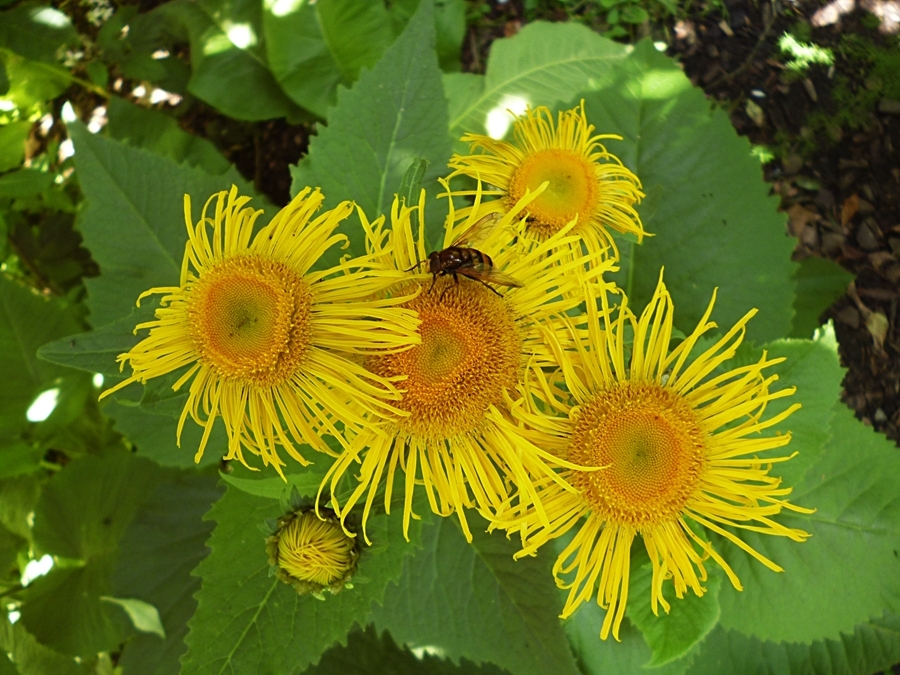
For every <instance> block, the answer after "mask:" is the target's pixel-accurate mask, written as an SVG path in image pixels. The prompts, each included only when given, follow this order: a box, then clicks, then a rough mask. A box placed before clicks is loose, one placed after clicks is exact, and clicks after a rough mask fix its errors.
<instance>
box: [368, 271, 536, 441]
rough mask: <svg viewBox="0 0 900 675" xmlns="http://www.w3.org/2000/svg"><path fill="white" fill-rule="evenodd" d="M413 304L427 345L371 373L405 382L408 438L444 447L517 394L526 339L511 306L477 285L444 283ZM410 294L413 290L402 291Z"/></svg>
mask: <svg viewBox="0 0 900 675" xmlns="http://www.w3.org/2000/svg"><path fill="white" fill-rule="evenodd" d="M430 286H431V282H430V281H429V282H426V283H424V284H422V288H423V290H422V292H421V293H420V294H419V295H418V296H416V297H415V298H413V299H412V300H410V301H409V302H408V303H406V306H407V307H409V308H410V309H414V310H416V311H417V312H418V313H419V318H420V319H421V321H422V323H421V324H420V326H419V335H420V336H421V338H422V343H421V344H420V345H416V346H415V347H413V348H412V349H408V350H406V351H403V352H400V353H397V354H385V355H383V356H373V357H371V358H369V359H367V361H366V365H367V367H368V368H369V370H371V371H372V372H373V373H375V374H377V375H380V376H382V377H394V376H397V375H406V376H407V379H406V380H405V381H401V382H399V383H398V386H399V387H400V388H401V389H405V390H406V391H405V392H404V394H403V399H402V400H401V401H400V402H399V403H395V405H396V406H397V407H398V408H400V409H401V410H405V411H407V412H409V413H410V414H409V417H402V418H397V421H396V423H397V426H398V427H399V428H400V430H401V431H403V432H405V433H407V434H409V435H413V436H418V437H420V438H436V439H443V438H449V437H451V436H456V435H459V434H465V433H469V432H471V431H474V430H475V429H476V428H477V427H478V425H479V424H480V423H481V421H482V420H483V419H484V414H485V412H486V411H487V409H488V407H489V406H490V405H491V404H494V405H497V404H499V403H500V402H501V401H502V400H503V391H504V389H507V388H511V387H513V386H515V384H516V381H517V379H518V376H519V371H520V370H521V367H522V339H521V336H520V334H519V329H518V327H517V325H516V321H515V317H514V315H513V312H512V310H511V308H510V306H509V304H508V303H507V302H506V300H504V299H503V298H501V297H499V296H498V295H496V294H495V293H493V292H492V291H491V290H490V289H488V288H486V287H485V286H484V285H482V284H480V283H478V282H477V281H472V280H471V279H465V278H460V280H459V283H458V284H457V283H456V282H455V281H454V280H453V279H451V278H449V277H446V278H441V279H439V280H438V282H437V283H436V284H435V286H434V289H433V290H430V291H429V288H430ZM403 292H404V293H405V292H409V289H404V291H403Z"/></svg>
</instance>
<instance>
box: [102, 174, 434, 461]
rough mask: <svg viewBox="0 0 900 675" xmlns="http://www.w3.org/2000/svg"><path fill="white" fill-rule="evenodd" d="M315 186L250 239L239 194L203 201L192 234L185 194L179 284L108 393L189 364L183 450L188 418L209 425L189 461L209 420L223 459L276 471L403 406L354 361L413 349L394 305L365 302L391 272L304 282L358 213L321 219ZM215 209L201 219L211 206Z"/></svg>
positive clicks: (321, 275) (342, 270)
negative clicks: (287, 459) (222, 437)
mask: <svg viewBox="0 0 900 675" xmlns="http://www.w3.org/2000/svg"><path fill="white" fill-rule="evenodd" d="M322 199H323V197H322V195H321V193H320V192H319V191H318V190H315V191H311V190H310V189H309V188H306V189H304V190H303V191H301V192H300V194H298V195H297V196H296V197H295V198H294V200H293V201H291V203H290V204H288V205H287V206H286V207H285V208H283V209H282V210H281V211H280V212H279V213H278V214H277V215H276V216H275V217H274V218H273V219H272V221H271V223H269V224H268V225H266V226H265V227H263V228H262V229H260V230H259V232H257V234H256V236H255V237H254V236H253V227H254V223H255V221H256V219H257V218H258V217H259V215H260V214H261V213H262V211H256V210H253V209H251V208H244V206H245V205H246V203H247V202H248V201H249V198H248V197H238V194H237V188H235V187H232V188H231V191H230V192H220V193H217V194H215V195H213V196H212V197H210V199H209V201H207V203H206V206H205V207H204V209H203V215H202V217H201V218H200V220H199V221H198V222H197V224H196V225H195V224H193V222H192V220H191V202H190V198H189V197H188V196H187V195H185V198H184V215H185V221H186V224H187V232H188V241H187V245H186V247H185V253H184V261H183V263H182V268H181V281H180V284H179V285H178V286H171V287H163V288H151V289H150V290H149V291H146V292H145V293H142V294H141V296H140V298H138V303H140V300H141V299H142V298H144V297H145V296H148V295H152V294H162V295H163V298H162V300H161V302H160V308H159V309H157V310H156V318H155V319H154V320H153V321H148V322H146V323H143V324H140V325H138V326H137V328H135V333H137V331H139V330H143V329H150V333H149V335H148V336H147V337H145V338H144V339H143V340H141V341H140V342H139V343H138V344H137V345H136V346H135V347H134V348H133V349H131V350H130V351H129V352H127V353H125V354H121V355H120V356H119V359H118V360H119V362H120V364H121V365H122V366H124V365H125V364H126V363H127V364H128V365H129V366H130V367H131V369H132V374H131V376H130V377H128V378H127V379H126V380H124V381H123V382H121V383H120V384H118V385H116V386H115V387H113V388H111V389H109V390H107V391H105V392H104V393H103V396H107V395H109V394H111V393H112V392H114V391H116V390H118V389H121V388H122V387H125V386H127V385H129V384H131V383H132V382H141V383H144V382H146V381H147V380H148V379H150V378H153V377H158V376H160V375H166V374H168V373H171V372H174V371H176V370H179V369H182V368H187V370H186V371H185V372H184V374H183V375H182V376H181V377H180V378H179V379H178V381H177V382H176V383H175V384H174V385H173V389H175V390H178V389H180V388H181V387H182V386H183V385H185V384H186V383H188V382H190V386H189V390H188V399H187V402H186V403H185V406H184V410H183V411H182V414H181V419H180V420H179V424H178V436H179V442H180V437H181V431H182V428H183V426H184V423H185V420H186V419H187V417H188V415H190V416H191V418H193V419H194V421H196V422H197V423H198V424H200V425H201V426H203V427H204V433H203V438H202V440H201V442H200V447H199V448H198V450H197V454H196V458H195V459H196V460H197V461H199V460H200V457H201V456H202V455H203V451H204V448H205V447H206V443H207V441H208V439H209V434H210V432H211V430H212V427H213V423H214V422H215V420H216V418H217V417H220V416H221V418H222V420H223V421H224V423H225V428H226V431H227V432H228V454H227V456H226V457H225V458H226V459H234V458H237V459H239V460H240V461H241V462H242V463H244V464H246V461H245V459H244V455H243V449H245V448H246V449H249V450H250V451H251V452H253V453H254V454H257V455H260V456H261V457H262V460H263V463H264V464H265V465H269V464H273V465H274V466H275V468H276V470H277V471H278V472H279V474H281V473H282V470H281V467H282V466H284V462H283V461H282V460H281V458H280V457H279V455H278V452H277V450H276V448H277V446H279V445H280V446H282V447H283V448H284V449H285V450H286V451H287V452H288V454H289V455H291V456H292V457H293V458H294V459H295V460H297V461H298V462H300V463H302V464H307V463H308V462H307V461H306V460H305V459H304V458H303V456H302V455H301V454H300V453H299V451H298V450H297V448H296V447H295V444H303V443H308V444H310V445H311V446H313V447H314V448H316V449H317V450H320V451H322V452H331V451H330V450H329V449H328V446H327V445H326V444H325V442H324V441H323V440H322V439H321V436H323V435H325V434H331V435H333V436H334V437H336V438H337V439H338V440H339V441H340V442H342V443H345V444H346V441H345V440H344V437H343V435H342V434H341V433H340V432H339V431H338V429H337V428H336V427H335V424H334V421H335V420H340V421H341V422H343V424H344V425H345V427H346V428H347V429H348V430H350V431H352V430H353V429H354V428H355V427H357V426H360V425H362V424H363V423H364V422H363V418H362V415H361V412H360V411H366V412H367V413H369V415H370V416H371V417H374V418H375V419H378V417H379V416H380V415H385V414H388V411H390V410H391V407H390V404H389V403H388V400H390V399H397V398H399V393H398V392H397V390H396V388H395V386H394V384H393V382H392V381H391V380H389V379H387V378H383V377H379V376H376V375H372V374H371V373H369V372H368V371H366V370H365V369H364V368H363V367H362V366H361V365H359V363H357V358H358V357H357V356H356V355H358V354H361V355H364V356H365V355H373V354H380V353H384V352H395V351H399V350H403V349H406V348H408V347H410V346H411V345H412V344H413V343H414V342H417V341H418V338H417V336H416V334H415V329H416V327H417V325H418V321H417V319H416V318H415V315H414V313H413V312H411V311H410V310H408V309H403V308H402V307H399V306H398V305H399V304H400V303H401V302H402V301H403V298H402V297H396V298H393V299H391V298H382V299H373V298H375V296H376V295H377V294H378V293H379V292H380V291H382V290H383V289H384V288H385V287H386V286H388V285H390V284H392V283H394V282H395V281H396V279H397V275H396V274H391V273H387V272H385V271H373V270H372V269H371V265H370V261H369V260H367V259H358V260H351V261H348V262H345V263H343V264H342V265H341V266H340V267H339V268H334V269H327V270H323V271H317V272H311V271H310V269H311V267H312V266H313V265H314V264H315V262H316V261H317V260H318V259H319V258H320V257H321V255H322V254H323V253H324V252H325V251H326V250H327V249H329V248H330V247H331V246H334V245H335V244H338V243H340V242H342V241H343V240H345V237H343V236H342V235H337V234H334V230H335V228H336V227H337V226H338V225H339V224H340V223H341V221H342V220H344V219H345V218H346V217H347V216H348V215H349V214H350V213H351V211H352V209H353V206H352V204H350V203H349V202H344V203H342V204H340V205H338V206H337V207H336V208H334V209H332V210H331V211H326V212H324V213H322V214H320V215H318V216H317V215H316V212H317V211H318V210H319V207H320V206H321V204H322ZM213 204H214V208H213V213H212V215H209V208H210V205H213Z"/></svg>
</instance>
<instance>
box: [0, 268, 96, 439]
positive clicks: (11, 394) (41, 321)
mask: <svg viewBox="0 0 900 675" xmlns="http://www.w3.org/2000/svg"><path fill="white" fill-rule="evenodd" d="M76 330H78V324H77V323H76V322H75V320H74V319H73V318H72V316H71V314H70V313H69V312H67V311H65V310H64V309H63V307H62V305H61V304H60V303H59V302H58V301H56V300H51V299H49V298H46V297H42V296H40V295H38V294H37V293H34V292H33V291H31V290H30V289H27V288H24V287H23V286H20V285H18V284H16V283H15V282H13V281H10V280H9V279H8V278H6V277H3V276H0V372H2V373H3V386H2V387H0V437H2V436H7V437H8V436H12V435H14V434H17V433H18V432H19V431H21V430H23V429H24V428H26V427H27V426H28V425H29V423H28V421H27V420H26V418H25V413H26V412H27V410H28V407H29V406H30V405H31V403H32V402H33V401H34V399H35V397H36V396H37V395H38V394H39V393H40V392H42V391H44V390H45V389H49V388H50V386H51V385H52V383H53V381H54V380H55V379H56V378H58V377H60V376H62V375H64V374H65V373H66V371H65V370H64V369H62V368H59V367H58V366H55V365H52V364H50V363H47V362H45V361H41V360H40V359H38V358H37V356H36V352H37V349H38V347H40V346H41V345H42V344H44V343H45V342H48V341H50V340H55V339H57V338H59V337H61V336H63V335H65V334H66V333H72V332H74V331H76Z"/></svg>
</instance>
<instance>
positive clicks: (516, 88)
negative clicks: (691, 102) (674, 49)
mask: <svg viewBox="0 0 900 675" xmlns="http://www.w3.org/2000/svg"><path fill="white" fill-rule="evenodd" d="M628 51H629V49H628V47H625V46H624V45H620V44H617V43H615V42H613V41H612V40H605V39H603V38H601V37H599V36H598V35H597V34H596V33H594V32H593V31H592V30H590V29H589V28H587V27H586V26H583V25H581V24H578V23H574V22H572V23H558V24H550V23H543V22H540V21H536V22H534V23H530V24H528V25H527V26H525V27H524V28H523V29H522V30H521V32H519V34H518V35H516V36H515V37H512V38H508V39H503V40H495V41H494V42H493V43H492V44H491V56H490V59H489V60H488V64H487V71H486V73H485V75H484V77H478V78H477V79H476V76H473V75H456V74H454V75H447V76H445V81H446V83H447V84H446V87H447V93H448V97H449V98H450V109H451V111H452V114H451V116H450V130H451V132H452V133H453V135H454V137H456V138H459V137H460V136H462V134H463V133H466V132H468V133H476V134H483V133H486V132H487V131H488V120H489V119H491V120H492V124H491V127H492V130H494V129H496V127H495V125H496V122H493V120H494V119H496V118H497V116H499V117H500V118H501V119H505V118H506V109H507V108H519V109H524V105H523V104H531V105H532V106H539V105H546V106H553V105H555V104H557V103H567V102H568V101H570V100H572V99H573V98H574V97H575V96H576V95H577V94H578V93H579V92H581V91H584V90H585V89H589V88H592V89H593V88H600V87H601V86H602V85H603V83H605V82H609V81H610V80H611V78H612V77H613V73H614V72H615V69H616V68H617V67H618V66H619V64H620V63H621V62H622V61H623V60H624V59H625V57H626V56H627V54H628ZM460 95H461V96H460ZM508 119H509V120H510V121H511V120H512V118H511V117H510V118H508ZM495 133H496V131H495Z"/></svg>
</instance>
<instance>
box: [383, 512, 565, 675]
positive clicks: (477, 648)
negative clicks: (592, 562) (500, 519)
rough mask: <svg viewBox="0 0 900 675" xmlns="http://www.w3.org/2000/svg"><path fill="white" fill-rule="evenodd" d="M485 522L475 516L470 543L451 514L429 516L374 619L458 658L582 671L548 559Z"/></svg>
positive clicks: (521, 671)
mask: <svg viewBox="0 0 900 675" xmlns="http://www.w3.org/2000/svg"><path fill="white" fill-rule="evenodd" d="M467 517H469V518H476V519H477V516H474V515H471V516H470V515H468V514H467ZM481 522H482V524H483V526H482V527H479V526H478V524H477V523H475V522H473V523H472V526H471V529H472V536H473V541H472V543H471V544H468V543H466V540H465V538H464V537H463V535H462V533H461V532H460V529H459V526H458V525H457V523H456V521H455V520H454V519H453V518H433V519H431V521H430V522H429V524H428V525H426V526H425V529H424V531H423V535H422V541H423V550H422V551H421V552H420V553H417V554H416V556H415V557H413V558H410V559H409V560H407V562H406V564H405V566H404V569H403V576H402V577H401V578H400V580H399V581H398V582H397V584H396V585H395V586H392V587H390V589H389V590H388V593H387V595H386V598H385V602H384V606H383V607H379V608H376V609H375V610H374V611H373V612H372V621H373V622H374V623H375V625H376V627H377V628H378V629H379V630H388V631H390V633H391V635H393V636H394V638H395V639H396V640H397V641H398V642H401V643H406V644H407V645H410V646H420V645H430V646H433V647H437V648H439V649H441V650H442V651H443V653H444V654H445V655H446V656H447V657H448V658H450V659H452V660H454V661H458V660H459V659H460V658H461V657H465V658H467V659H471V660H472V661H475V662H476V663H484V662H489V663H494V664H496V665H498V666H500V667H501V668H506V669H507V670H509V671H510V672H512V673H516V675H527V674H528V673H550V672H552V673H554V674H556V673H559V674H562V673H573V674H574V673H577V672H578V669H577V667H576V665H575V660H574V659H573V657H572V653H571V651H570V649H569V646H568V644H567V643H566V639H565V634H564V633H563V630H562V628H561V626H560V623H559V619H558V618H557V617H558V615H559V612H560V611H561V609H562V603H561V601H560V598H559V595H558V593H557V591H556V588H555V585H554V583H553V576H552V574H551V573H550V567H551V561H550V559H549V558H548V557H547V556H545V555H539V556H538V557H534V558H523V559H522V560H518V561H514V560H513V557H512V556H513V554H514V553H515V552H516V551H517V550H518V548H519V547H518V546H517V544H516V542H514V541H510V540H508V539H506V538H505V537H504V536H503V535H502V534H499V533H495V534H493V535H489V534H487V533H486V532H485V531H484V529H485V527H486V523H484V522H483V521H481Z"/></svg>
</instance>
